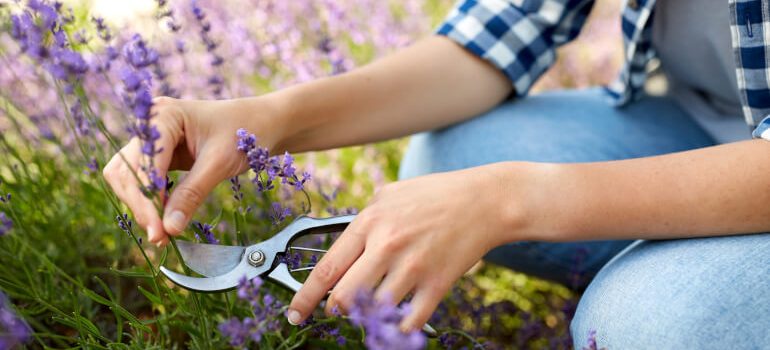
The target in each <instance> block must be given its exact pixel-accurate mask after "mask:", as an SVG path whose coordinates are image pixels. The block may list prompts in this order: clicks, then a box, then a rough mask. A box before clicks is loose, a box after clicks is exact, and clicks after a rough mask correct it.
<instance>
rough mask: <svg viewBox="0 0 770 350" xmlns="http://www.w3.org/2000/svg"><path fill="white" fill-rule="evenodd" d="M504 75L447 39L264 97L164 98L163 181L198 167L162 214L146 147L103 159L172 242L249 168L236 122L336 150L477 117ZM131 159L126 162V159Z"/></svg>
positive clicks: (151, 229) (140, 219)
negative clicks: (150, 190) (223, 185)
mask: <svg viewBox="0 0 770 350" xmlns="http://www.w3.org/2000/svg"><path fill="white" fill-rule="evenodd" d="M511 89H512V88H511V85H510V83H509V81H508V80H507V79H506V78H505V76H504V75H503V74H502V73H500V72H499V71H497V70H496V69H495V68H493V66H492V65H491V64H489V63H487V62H485V61H483V60H482V59H480V58H478V57H476V56H474V55H472V54H471V53H469V52H467V51H465V49H463V48H461V47H460V46H459V45H457V44H455V43H454V42H452V41H450V40H449V39H446V38H444V37H438V36H434V37H430V38H427V39H425V40H423V41H421V42H419V43H417V44H415V45H413V46H412V47H409V48H406V49H404V50H402V51H400V52H397V53H395V54H393V55H391V56H389V57H386V58H384V59H382V60H380V61H377V62H374V63H372V64H370V65H368V66H366V67H363V68H360V69H357V70H354V71H352V72H349V73H347V74H342V75H340V76H335V77H331V78H325V79H320V80H318V81H314V82H311V83H307V84H302V85H298V86H294V87H291V88H288V89H285V90H282V91H279V92H275V93H271V94H267V95H264V96H258V97H249V98H241V99H233V100H223V101H195V100H176V99H170V98H161V99H156V100H155V106H154V107H153V113H154V115H155V117H154V118H153V121H152V123H154V124H155V125H156V126H157V127H158V130H160V132H161V138H160V140H159V141H158V148H159V149H161V148H162V149H164V150H166V151H164V152H161V153H160V154H159V155H157V156H156V157H155V160H154V162H155V164H156V168H157V169H158V172H159V174H158V175H159V176H160V177H161V178H162V177H164V176H165V175H166V173H167V171H168V170H190V172H189V174H188V176H187V177H185V179H184V181H182V182H181V183H179V184H178V185H177V186H176V189H175V191H174V192H173V194H172V195H171V197H170V198H169V199H168V201H167V203H166V206H165V208H164V213H163V219H162V220H161V217H160V216H159V215H158V213H157V212H156V210H155V209H154V207H153V205H152V203H150V201H149V200H148V199H147V198H145V197H144V196H143V195H142V193H141V191H140V190H139V186H138V184H137V183H136V179H135V178H134V177H133V176H132V171H131V169H132V168H133V169H137V168H138V167H139V166H140V160H141V159H142V153H141V150H140V145H139V142H138V141H137V140H132V141H131V142H130V143H129V144H128V145H126V146H125V147H124V148H123V149H122V150H121V151H120V153H121V154H122V156H120V155H116V156H114V157H113V159H112V160H111V161H110V162H109V163H108V164H107V165H106V166H105V168H104V174H105V178H106V179H107V181H109V183H110V185H112V187H113V189H114V190H115V193H116V194H117V195H118V196H119V197H120V199H121V200H122V201H123V202H125V203H126V204H127V205H128V206H129V207H130V208H131V210H132V212H133V213H134V216H135V217H136V220H137V223H138V224H139V225H140V226H142V227H143V228H146V229H147V232H148V236H149V240H150V241H151V242H153V243H156V244H165V243H166V242H167V235H168V234H171V235H177V234H179V233H180V232H182V230H184V228H185V227H186V226H187V223H188V222H189V221H190V219H191V217H192V215H193V213H194V212H195V210H196V209H197V208H198V206H200V204H201V203H202V202H203V200H204V199H205V198H206V196H207V195H208V194H209V192H211V190H212V189H213V188H214V187H215V186H216V185H217V184H218V183H220V182H221V181H223V180H225V179H227V178H229V177H232V176H235V175H237V174H240V173H242V172H243V171H245V170H246V164H245V161H244V157H243V155H241V154H239V153H238V152H236V151H235V149H236V137H235V133H236V130H237V129H238V128H246V129H248V130H249V131H250V132H252V133H255V134H256V135H257V136H258V137H259V142H260V144H261V145H263V146H266V147H268V148H269V149H271V151H273V152H277V153H282V152H283V151H284V150H289V151H292V152H297V151H309V150H320V149H328V148H333V147H338V146H344V145H352V144H360V143H365V142H373V141H378V140H384V139H388V138H393V137H397V136H403V135H408V134H411V133H414V132H417V131H422V130H428V129H433V128H437V127H441V126H445V125H449V124H452V123H454V122H457V121H460V120H463V119H466V118H470V117H471V116H473V115H476V114H478V113H481V112H483V111H485V110H487V109H489V108H491V107H493V106H494V105H495V104H497V103H499V102H500V101H501V100H503V99H504V98H505V96H507V95H508V94H509V93H510V91H511ZM124 160H125V161H124Z"/></svg>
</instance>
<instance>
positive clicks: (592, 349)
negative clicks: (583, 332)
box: [582, 330, 604, 350]
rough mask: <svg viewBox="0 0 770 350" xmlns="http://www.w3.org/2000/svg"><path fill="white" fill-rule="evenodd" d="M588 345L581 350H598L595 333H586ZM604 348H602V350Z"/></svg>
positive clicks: (593, 331)
mask: <svg viewBox="0 0 770 350" xmlns="http://www.w3.org/2000/svg"><path fill="white" fill-rule="evenodd" d="M587 342H588V344H586V346H584V347H583V349H582V350H599V346H598V345H597V344H596V331H595V330H590V331H588V341H587ZM603 349H604V348H602V350H603Z"/></svg>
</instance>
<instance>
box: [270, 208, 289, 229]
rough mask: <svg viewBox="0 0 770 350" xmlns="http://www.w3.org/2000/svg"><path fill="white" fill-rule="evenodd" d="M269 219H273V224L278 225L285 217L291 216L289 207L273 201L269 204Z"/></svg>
mask: <svg viewBox="0 0 770 350" xmlns="http://www.w3.org/2000/svg"><path fill="white" fill-rule="evenodd" d="M270 209H271V211H270V219H272V220H273V225H278V224H280V223H281V222H283V220H286V218H287V217H289V216H291V208H289V207H283V206H281V203H278V202H273V204H272V205H271V206H270Z"/></svg>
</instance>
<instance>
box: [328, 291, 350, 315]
mask: <svg viewBox="0 0 770 350" xmlns="http://www.w3.org/2000/svg"><path fill="white" fill-rule="evenodd" d="M352 302H353V296H352V295H350V292H348V291H346V290H340V291H334V292H333V293H332V295H331V296H330V297H329V302H328V303H327V306H326V308H327V312H328V313H329V314H330V315H331V314H333V313H334V312H335V311H336V312H341V313H344V312H346V310H348V307H349V306H350V305H351V304H352ZM335 309H336V310H335Z"/></svg>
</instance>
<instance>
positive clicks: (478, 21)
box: [436, 0, 593, 96]
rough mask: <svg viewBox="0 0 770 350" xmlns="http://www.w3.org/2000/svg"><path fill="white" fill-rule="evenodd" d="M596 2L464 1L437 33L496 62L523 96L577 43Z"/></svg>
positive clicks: (552, 0)
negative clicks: (559, 55)
mask: <svg viewBox="0 0 770 350" xmlns="http://www.w3.org/2000/svg"><path fill="white" fill-rule="evenodd" d="M592 6H593V0H461V1H459V2H458V3H457V5H456V6H455V8H454V9H453V10H452V11H451V12H450V13H449V14H448V15H447V17H446V19H445V20H444V22H443V23H442V24H441V25H439V27H438V29H437V30H436V33H437V34H439V35H444V36H446V37H448V38H449V39H452V40H454V41H455V42H457V43H458V44H460V45H462V46H464V47H465V48H466V49H467V50H469V51H470V52H472V53H474V54H476V55H477V56H479V57H481V58H483V59H485V60H487V61H489V62H491V63H492V64H493V65H495V66H496V67H497V68H498V69H500V70H501V71H502V72H503V73H504V74H505V75H506V76H507V77H508V79H510V80H511V83H512V84H513V87H514V88H515V90H516V95H518V96H523V95H526V93H527V91H529V89H530V87H532V84H534V83H535V81H536V80H537V78H539V77H540V76H541V75H542V74H543V73H544V72H545V71H546V70H547V69H548V68H549V67H550V66H551V65H552V64H553V62H554V61H555V60H556V51H555V50H556V48H557V47H558V46H560V45H562V44H564V43H567V42H569V41H570V40H572V39H574V38H575V37H576V36H577V35H578V34H579V33H580V29H581V28H582V26H583V24H584V23H585V20H586V17H588V14H589V12H590V11H591V8H592Z"/></svg>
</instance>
